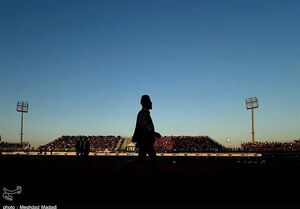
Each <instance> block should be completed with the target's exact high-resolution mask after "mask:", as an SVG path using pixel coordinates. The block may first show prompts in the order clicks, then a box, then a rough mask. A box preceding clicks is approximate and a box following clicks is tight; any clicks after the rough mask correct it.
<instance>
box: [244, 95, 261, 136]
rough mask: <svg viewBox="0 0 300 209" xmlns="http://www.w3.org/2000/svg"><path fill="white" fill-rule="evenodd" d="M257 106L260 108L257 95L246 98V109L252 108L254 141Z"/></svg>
mask: <svg viewBox="0 0 300 209" xmlns="http://www.w3.org/2000/svg"><path fill="white" fill-rule="evenodd" d="M255 108H258V99H257V97H249V98H246V109H247V110H251V119H252V123H251V124H252V142H255V133H254V109H255Z"/></svg>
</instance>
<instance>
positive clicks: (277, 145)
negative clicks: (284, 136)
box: [241, 140, 300, 152]
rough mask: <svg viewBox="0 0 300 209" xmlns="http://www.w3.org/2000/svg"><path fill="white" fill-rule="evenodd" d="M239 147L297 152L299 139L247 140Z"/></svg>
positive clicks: (299, 144)
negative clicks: (283, 140) (289, 140)
mask: <svg viewBox="0 0 300 209" xmlns="http://www.w3.org/2000/svg"><path fill="white" fill-rule="evenodd" d="M241 149H242V150H243V151H248V152H297V151H300V140H294V141H292V142H279V141H266V142H247V143H242V144H241Z"/></svg>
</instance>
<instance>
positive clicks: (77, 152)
mask: <svg viewBox="0 0 300 209" xmlns="http://www.w3.org/2000/svg"><path fill="white" fill-rule="evenodd" d="M80 143H81V139H78V140H77V141H76V144H75V150H76V155H77V156H79V155H80Z"/></svg>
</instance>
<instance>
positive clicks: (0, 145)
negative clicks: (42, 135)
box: [0, 142, 31, 151]
mask: <svg viewBox="0 0 300 209" xmlns="http://www.w3.org/2000/svg"><path fill="white" fill-rule="evenodd" d="M30 146H31V145H30V144H29V143H28V142H23V144H21V143H9V142H0V150H1V151H24V150H29V149H30Z"/></svg>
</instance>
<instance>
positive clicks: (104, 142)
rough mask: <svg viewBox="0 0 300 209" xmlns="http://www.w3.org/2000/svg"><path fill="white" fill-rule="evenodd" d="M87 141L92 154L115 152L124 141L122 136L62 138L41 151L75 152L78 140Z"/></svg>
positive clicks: (44, 146)
mask: <svg viewBox="0 0 300 209" xmlns="http://www.w3.org/2000/svg"><path fill="white" fill-rule="evenodd" d="M80 139H87V140H88V141H89V142H90V149H91V151H92V152H101V151H114V150H115V149H116V148H117V145H118V142H119V141H120V140H121V139H122V137H121V136H62V137H59V138H58V139H55V140H54V141H52V142H50V143H48V144H46V145H43V146H40V147H39V149H43V150H45V149H46V150H50V149H52V150H53V151H66V150H68V151H71V150H72V151H73V150H74V149H75V143H76V141H77V140H80Z"/></svg>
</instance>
